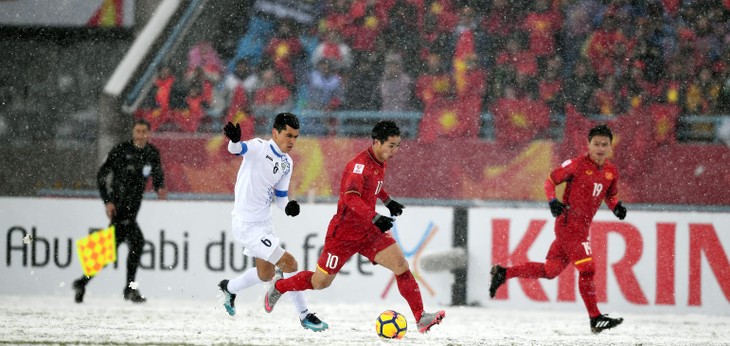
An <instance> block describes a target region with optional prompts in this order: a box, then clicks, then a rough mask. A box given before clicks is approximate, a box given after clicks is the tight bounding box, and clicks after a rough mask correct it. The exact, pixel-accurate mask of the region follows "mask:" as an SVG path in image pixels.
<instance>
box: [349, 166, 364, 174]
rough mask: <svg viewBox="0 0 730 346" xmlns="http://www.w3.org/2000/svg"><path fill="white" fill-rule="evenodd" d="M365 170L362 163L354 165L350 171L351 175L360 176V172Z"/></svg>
mask: <svg viewBox="0 0 730 346" xmlns="http://www.w3.org/2000/svg"><path fill="white" fill-rule="evenodd" d="M364 169H365V165H363V164H362V163H356V164H355V168H354V169H353V170H352V173H355V174H362V171H363V170H364Z"/></svg>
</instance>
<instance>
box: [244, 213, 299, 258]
mask: <svg viewBox="0 0 730 346" xmlns="http://www.w3.org/2000/svg"><path fill="white" fill-rule="evenodd" d="M231 229H232V230H233V238H234V239H236V241H237V242H238V243H239V244H241V245H243V254H244V255H246V256H249V257H256V258H260V259H262V260H265V261H267V262H269V263H272V264H276V263H277V262H279V260H280V259H281V257H282V256H284V253H285V252H286V251H285V250H284V249H283V248H282V247H281V246H280V244H281V241H280V240H279V237H277V236H276V235H274V222H273V221H272V219H271V218H269V219H268V220H264V221H261V222H245V221H242V220H239V219H237V218H235V217H234V218H233V222H232V225H231Z"/></svg>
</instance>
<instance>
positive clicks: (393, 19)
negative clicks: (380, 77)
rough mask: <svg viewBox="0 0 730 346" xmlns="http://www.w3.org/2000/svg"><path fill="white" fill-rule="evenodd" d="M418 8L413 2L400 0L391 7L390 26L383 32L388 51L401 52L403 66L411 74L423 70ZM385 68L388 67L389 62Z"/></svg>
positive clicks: (414, 74) (413, 74)
mask: <svg viewBox="0 0 730 346" xmlns="http://www.w3.org/2000/svg"><path fill="white" fill-rule="evenodd" d="M417 13H418V10H417V9H416V6H415V5H413V4H412V3H409V2H405V1H399V2H396V3H395V5H393V7H392V8H391V9H390V14H389V18H390V21H389V23H388V27H387V28H386V29H385V31H384V32H383V35H382V37H383V41H384V45H385V50H386V51H391V52H394V51H397V52H400V53H401V54H400V57H401V60H402V61H403V68H404V69H405V72H406V73H407V74H408V75H409V76H417V75H418V74H420V72H421V67H420V64H421V59H419V53H420V50H421V35H420V28H419V27H418V21H415V20H413V19H414V18H416V17H417ZM385 68H386V69H387V62H386V66H385Z"/></svg>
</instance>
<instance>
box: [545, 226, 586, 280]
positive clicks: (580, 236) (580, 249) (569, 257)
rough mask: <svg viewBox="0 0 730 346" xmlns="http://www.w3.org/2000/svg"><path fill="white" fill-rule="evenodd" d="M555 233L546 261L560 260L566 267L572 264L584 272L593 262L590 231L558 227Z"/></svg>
mask: <svg viewBox="0 0 730 346" xmlns="http://www.w3.org/2000/svg"><path fill="white" fill-rule="evenodd" d="M555 233H556V234H555V235H556V237H555V240H553V243H552V244H550V250H548V253H547V256H545V259H547V260H558V261H560V262H563V263H564V265H567V264H568V263H571V264H573V265H574V266H575V267H576V268H577V269H578V270H579V271H582V269H584V268H583V267H584V266H587V265H588V264H589V263H590V262H591V261H592V257H591V246H590V242H589V241H588V230H583V229H574V230H571V229H569V228H562V229H561V227H556V229H555Z"/></svg>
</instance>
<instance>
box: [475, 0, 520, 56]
mask: <svg viewBox="0 0 730 346" xmlns="http://www.w3.org/2000/svg"><path fill="white" fill-rule="evenodd" d="M518 13H519V8H518V7H517V6H512V4H511V1H509V0H494V1H492V2H491V5H489V9H488V10H487V12H486V15H485V16H484V17H483V19H482V21H481V28H482V31H483V32H484V33H485V34H486V37H487V41H486V43H485V44H486V47H487V51H488V52H498V51H501V50H503V49H504V47H505V45H506V44H507V39H508V38H509V37H511V36H512V35H513V34H514V33H515V32H517V31H518V29H519V28H518V25H519V22H518V21H516V20H514V19H515V18H516V17H518V16H519V15H518ZM494 58H495V56H494V54H487V56H486V58H485V59H486V60H485V62H486V64H487V67H488V68H490V67H491V66H492V65H493V64H494Z"/></svg>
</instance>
